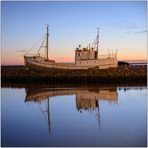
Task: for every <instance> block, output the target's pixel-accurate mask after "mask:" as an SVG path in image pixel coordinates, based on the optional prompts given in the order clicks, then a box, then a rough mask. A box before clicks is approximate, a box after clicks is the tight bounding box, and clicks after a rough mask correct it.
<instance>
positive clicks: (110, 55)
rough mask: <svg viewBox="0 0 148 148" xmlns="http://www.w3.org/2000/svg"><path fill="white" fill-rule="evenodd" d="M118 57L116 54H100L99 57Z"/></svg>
mask: <svg viewBox="0 0 148 148" xmlns="http://www.w3.org/2000/svg"><path fill="white" fill-rule="evenodd" d="M111 58H116V54H106V55H98V59H111Z"/></svg>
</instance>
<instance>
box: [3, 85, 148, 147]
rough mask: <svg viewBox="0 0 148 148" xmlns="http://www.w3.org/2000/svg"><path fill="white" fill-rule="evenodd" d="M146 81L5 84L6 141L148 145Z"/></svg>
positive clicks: (5, 143)
mask: <svg viewBox="0 0 148 148" xmlns="http://www.w3.org/2000/svg"><path fill="white" fill-rule="evenodd" d="M146 98H147V90H146V87H128V88H127V87H126V88H125V87H95V89H94V88H56V89H53V88H52V89H51V88H40V89H37V88H36V87H34V89H25V88H24V89H14V88H2V140H1V142H2V146H146V144H147V137H146V136H147V127H146V125H147V123H146V107H147V106H146V104H147V101H146V100H147V99H146Z"/></svg>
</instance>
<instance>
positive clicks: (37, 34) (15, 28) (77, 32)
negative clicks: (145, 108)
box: [2, 1, 146, 64]
mask: <svg viewBox="0 0 148 148" xmlns="http://www.w3.org/2000/svg"><path fill="white" fill-rule="evenodd" d="M47 23H48V24H49V28H50V39H49V46H50V48H49V53H50V57H51V58H54V59H56V60H59V61H73V59H74V49H75V48H76V47H77V46H78V45H79V44H81V45H82V46H88V44H89V43H90V42H91V43H92V42H93V40H94V38H95V35H96V31H97V30H96V27H100V49H101V51H100V52H101V53H107V50H108V49H119V51H118V52H119V54H118V57H119V59H145V58H146V2H144V1H143V2H2V64H18V63H23V57H22V55H23V53H19V52H17V51H18V50H29V49H30V48H31V47H32V46H33V44H34V43H35V42H36V41H38V40H39V39H40V38H41V37H42V36H43V34H44V33H45V24H47ZM8 53H9V54H8Z"/></svg>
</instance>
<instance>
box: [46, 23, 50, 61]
mask: <svg viewBox="0 0 148 148" xmlns="http://www.w3.org/2000/svg"><path fill="white" fill-rule="evenodd" d="M48 37H49V33H48V25H47V33H46V58H47V60H48Z"/></svg>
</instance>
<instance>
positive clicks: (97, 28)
mask: <svg viewBox="0 0 148 148" xmlns="http://www.w3.org/2000/svg"><path fill="white" fill-rule="evenodd" d="M97 30H98V33H97V53H98V48H99V28H97Z"/></svg>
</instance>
